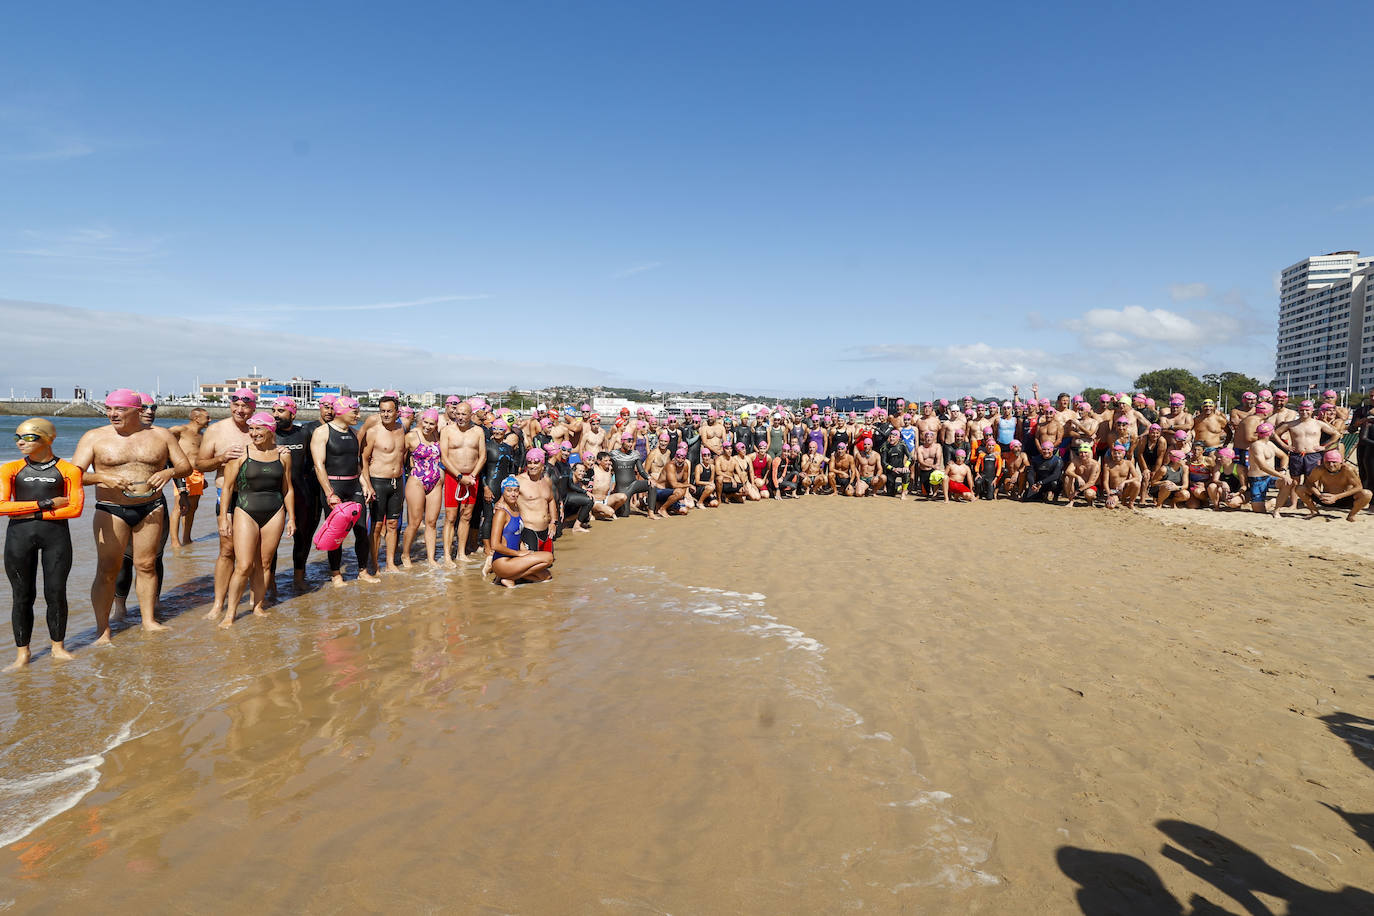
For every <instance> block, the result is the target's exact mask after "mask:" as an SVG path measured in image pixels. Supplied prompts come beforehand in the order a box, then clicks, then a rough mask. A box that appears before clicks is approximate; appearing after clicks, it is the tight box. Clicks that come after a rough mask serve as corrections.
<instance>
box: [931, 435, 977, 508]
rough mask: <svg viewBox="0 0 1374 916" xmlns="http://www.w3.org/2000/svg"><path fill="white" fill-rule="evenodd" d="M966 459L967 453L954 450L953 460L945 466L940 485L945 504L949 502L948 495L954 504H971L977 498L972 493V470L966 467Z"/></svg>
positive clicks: (957, 449) (958, 449) (961, 450)
mask: <svg viewBox="0 0 1374 916" xmlns="http://www.w3.org/2000/svg"><path fill="white" fill-rule="evenodd" d="M967 458H968V452H966V451H964V449H963V448H962V447H961V448H956V449H955V450H954V458H953V460H951V461H950V463H949V464H947V465H945V479H944V480H943V481H942V482H941V484H940V487H941V492H942V493H943V494H944V501H945V502H949V494H950V493H953V494H954V501H955V502H970V503H971V502H973V501H974V500H976V499H977V498H978V497H977V496H976V495H974V492H973V468H971V467H969V466H968V463H967V461H966V460H965V459H967Z"/></svg>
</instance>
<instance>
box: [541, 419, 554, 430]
mask: <svg viewBox="0 0 1374 916" xmlns="http://www.w3.org/2000/svg"><path fill="white" fill-rule="evenodd" d="M552 425H553V421H552V420H550V419H549V418H548V417H545V418H544V419H542V420H540V421H539V428H540V429H548V428H549V427H550V426H552Z"/></svg>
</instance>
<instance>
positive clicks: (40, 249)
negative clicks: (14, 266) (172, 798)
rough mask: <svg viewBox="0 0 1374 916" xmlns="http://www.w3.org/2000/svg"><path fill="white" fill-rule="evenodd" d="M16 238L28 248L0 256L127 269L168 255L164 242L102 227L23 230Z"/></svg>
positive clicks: (6, 251)
mask: <svg viewBox="0 0 1374 916" xmlns="http://www.w3.org/2000/svg"><path fill="white" fill-rule="evenodd" d="M19 237H20V238H21V239H22V240H23V241H24V242H25V243H27V244H25V245H24V246H23V247H18V248H5V249H0V254H7V255H10V256H13V257H26V258H46V259H50V260H63V261H97V262H103V263H109V264H126V265H135V264H142V263H146V262H148V261H155V260H158V259H160V258H163V257H166V255H167V250H166V248H165V246H164V242H165V239H163V238H132V237H128V236H124V235H121V234H120V233H117V232H115V231H114V230H112V229H109V228H107V227H104V226H92V227H87V228H84V229H74V230H65V231H61V232H51V231H43V230H38V229H25V230H24V231H23V232H21V233H19Z"/></svg>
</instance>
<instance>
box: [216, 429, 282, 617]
mask: <svg viewBox="0 0 1374 916" xmlns="http://www.w3.org/2000/svg"><path fill="white" fill-rule="evenodd" d="M276 427H277V420H276V418H275V417H273V416H272V415H271V414H268V413H256V414H253V416H252V417H250V418H249V419H248V439H249V445H248V449H247V451H245V452H244V455H243V457H242V458H235V459H234V460H233V461H231V462H229V464H228V465H227V466H226V468H225V473H224V491H223V495H222V496H221V498H220V503H221V505H220V513H219V531H220V535H221V536H223V537H231V538H233V540H234V573H233V575H232V576H231V577H230V579H229V599H228V601H226V602H225V604H224V619H223V620H222V621H220V627H221V628H225V629H227V628H228V627H231V626H233V624H234V612H235V611H236V610H237V609H238V606H239V599H240V598H241V597H242V596H243V587H244V585H245V584H248V585H250V586H251V588H252V592H253V616H254V617H265V616H267V611H266V609H265V608H264V607H263V601H264V599H265V598H266V596H267V577H268V576H269V575H270V574H271V573H270V570H271V568H272V559H273V557H275V556H276V555H277V545H278V544H279V543H281V538H282V534H283V533H285V534H286V535H287V536H288V537H289V536H291V535H293V534H295V532H296V517H295V516H296V510H295V501H294V500H293V499H292V491H293V487H292V479H291V478H292V474H291V455H290V453H287V454H285V455H282V454H279V453H278V452H277V442H276Z"/></svg>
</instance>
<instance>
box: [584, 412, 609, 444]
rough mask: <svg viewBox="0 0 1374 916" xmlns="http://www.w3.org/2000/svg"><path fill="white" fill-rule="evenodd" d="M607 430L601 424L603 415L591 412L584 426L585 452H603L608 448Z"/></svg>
mask: <svg viewBox="0 0 1374 916" xmlns="http://www.w3.org/2000/svg"><path fill="white" fill-rule="evenodd" d="M606 443H607V439H606V430H605V429H604V428H603V427H602V425H601V416H600V415H599V414H595V413H594V414H591V415H590V417H589V418H588V420H587V422H586V424H584V425H583V427H582V446H581V448H580V451H583V452H603V451H606V448H607V444H606Z"/></svg>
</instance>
